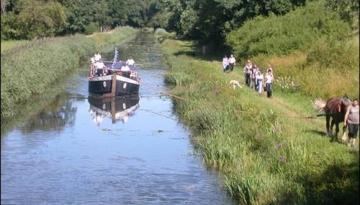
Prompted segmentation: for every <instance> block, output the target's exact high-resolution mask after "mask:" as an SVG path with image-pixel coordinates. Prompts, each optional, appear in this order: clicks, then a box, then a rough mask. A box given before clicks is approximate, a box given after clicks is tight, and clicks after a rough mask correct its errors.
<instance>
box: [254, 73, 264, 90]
mask: <svg viewBox="0 0 360 205" xmlns="http://www.w3.org/2000/svg"><path fill="white" fill-rule="evenodd" d="M263 79H264V76H263V74H262V73H261V71H260V70H258V71H257V73H256V81H257V91H258V92H259V95H261V93H262V90H263V88H262V87H263Z"/></svg>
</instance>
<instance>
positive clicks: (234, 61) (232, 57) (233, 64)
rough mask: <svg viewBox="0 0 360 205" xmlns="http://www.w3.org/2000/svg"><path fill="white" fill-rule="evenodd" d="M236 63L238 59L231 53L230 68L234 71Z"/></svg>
mask: <svg viewBox="0 0 360 205" xmlns="http://www.w3.org/2000/svg"><path fill="white" fill-rule="evenodd" d="M235 65H236V59H235V57H234V55H233V54H231V56H230V58H229V68H230V70H231V71H233V69H234V66H235Z"/></svg>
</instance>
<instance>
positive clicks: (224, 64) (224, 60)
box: [222, 55, 229, 72]
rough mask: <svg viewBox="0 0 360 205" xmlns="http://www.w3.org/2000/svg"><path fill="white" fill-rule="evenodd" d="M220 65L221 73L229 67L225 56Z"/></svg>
mask: <svg viewBox="0 0 360 205" xmlns="http://www.w3.org/2000/svg"><path fill="white" fill-rule="evenodd" d="M222 65H223V71H224V72H225V71H226V70H227V69H228V67H229V59H228V57H227V56H226V55H225V57H224V58H223V61H222Z"/></svg>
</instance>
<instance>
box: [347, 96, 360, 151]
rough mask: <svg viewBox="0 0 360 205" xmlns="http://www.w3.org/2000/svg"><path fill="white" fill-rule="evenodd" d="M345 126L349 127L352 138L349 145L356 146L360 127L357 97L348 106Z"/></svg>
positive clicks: (349, 134) (350, 137)
mask: <svg viewBox="0 0 360 205" xmlns="http://www.w3.org/2000/svg"><path fill="white" fill-rule="evenodd" d="M344 126H347V127H348V131H349V132H348V136H349V139H350V142H349V145H352V146H354V145H355V139H356V137H357V133H358V129H359V102H358V100H357V99H355V100H354V101H353V102H352V103H351V105H350V106H349V107H348V108H347V111H346V114H345V119H344Z"/></svg>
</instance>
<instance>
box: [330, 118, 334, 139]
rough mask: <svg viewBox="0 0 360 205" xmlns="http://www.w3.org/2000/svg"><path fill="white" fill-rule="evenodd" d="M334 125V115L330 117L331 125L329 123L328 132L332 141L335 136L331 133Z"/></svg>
mask: <svg viewBox="0 0 360 205" xmlns="http://www.w3.org/2000/svg"><path fill="white" fill-rule="evenodd" d="M334 125H335V119H334V117H332V118H331V125H330V134H331V141H334V138H335V136H334V135H333V134H332V131H333V129H334Z"/></svg>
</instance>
